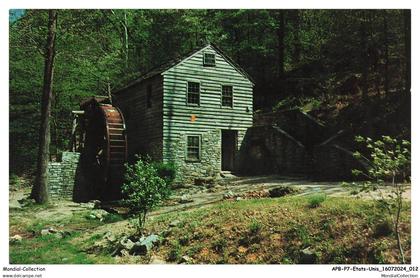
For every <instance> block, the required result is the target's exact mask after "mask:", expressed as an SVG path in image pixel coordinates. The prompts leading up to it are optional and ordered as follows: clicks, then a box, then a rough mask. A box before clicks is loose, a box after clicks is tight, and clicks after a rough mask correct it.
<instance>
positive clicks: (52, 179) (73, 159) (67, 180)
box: [47, 152, 80, 200]
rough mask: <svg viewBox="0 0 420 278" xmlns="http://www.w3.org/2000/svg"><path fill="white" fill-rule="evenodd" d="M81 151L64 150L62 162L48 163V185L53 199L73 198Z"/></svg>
mask: <svg viewBox="0 0 420 278" xmlns="http://www.w3.org/2000/svg"><path fill="white" fill-rule="evenodd" d="M79 160H80V153H76V152H63V154H62V159H61V162H50V163H48V169H47V173H48V186H49V191H50V196H51V198H52V199H69V200H71V199H73V193H74V187H75V184H76V180H77V170H78V166H79Z"/></svg>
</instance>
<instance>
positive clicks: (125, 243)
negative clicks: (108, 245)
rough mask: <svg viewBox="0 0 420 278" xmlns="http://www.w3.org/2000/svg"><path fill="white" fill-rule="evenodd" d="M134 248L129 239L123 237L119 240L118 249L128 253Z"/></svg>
mask: <svg viewBox="0 0 420 278" xmlns="http://www.w3.org/2000/svg"><path fill="white" fill-rule="evenodd" d="M133 246H134V242H132V241H131V239H129V238H127V237H123V238H121V239H120V247H121V249H125V250H128V251H130V250H131V249H132V248H133Z"/></svg>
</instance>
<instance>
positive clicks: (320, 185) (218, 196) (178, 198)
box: [9, 175, 411, 219]
mask: <svg viewBox="0 0 420 278" xmlns="http://www.w3.org/2000/svg"><path fill="white" fill-rule="evenodd" d="M279 186H291V187H296V188H299V189H301V192H302V193H300V194H298V195H310V194H313V193H317V192H324V193H325V194H327V195H328V196H349V197H350V196H351V195H350V194H349V192H350V190H349V189H348V188H345V187H343V186H342V183H341V182H316V181H309V180H305V179H300V178H291V177H284V176H278V175H270V176H252V177H231V178H226V179H221V180H220V182H219V185H217V186H215V187H213V188H210V189H207V188H205V187H197V186H194V187H191V188H183V189H178V190H176V191H175V192H174V195H173V197H172V200H173V202H172V205H167V206H163V207H161V208H160V209H158V210H156V211H154V212H152V213H151V215H158V214H162V213H168V212H173V211H184V210H189V209H193V208H198V207H203V206H208V205H211V204H213V203H216V202H219V201H222V200H223V199H224V196H225V195H227V194H228V195H230V196H241V195H242V194H244V193H246V192H250V191H268V190H270V189H272V188H276V187H279ZM382 190H383V191H384V192H389V190H390V188H389V187H388V188H382ZM29 192H30V191H29V189H25V190H19V191H11V192H10V195H9V206H10V208H16V209H19V208H20V207H21V205H20V203H19V202H18V200H21V199H23V198H25V197H27V196H29ZM378 194H379V193H375V194H373V196H378ZM361 197H363V198H372V194H364V195H361ZM182 198H184V202H183V201H182ZM404 198H406V199H407V200H411V188H409V189H408V190H407V191H406V192H405V193H404ZM81 210H86V208H84V207H82V206H80V205H79V204H77V203H73V202H70V201H63V200H62V201H58V202H52V204H51V206H50V207H49V208H48V209H46V210H44V211H40V212H38V213H37V214H36V215H35V217H36V218H39V219H48V218H51V217H53V218H57V219H58V218H65V217H68V216H71V215H72V213H73V212H75V211H81Z"/></svg>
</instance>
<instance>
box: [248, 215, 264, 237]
mask: <svg viewBox="0 0 420 278" xmlns="http://www.w3.org/2000/svg"><path fill="white" fill-rule="evenodd" d="M248 229H249V232H250V234H252V235H256V234H258V233H259V232H260V231H261V229H262V224H261V223H260V222H259V221H257V220H256V219H252V221H251V223H250V224H249V227H248Z"/></svg>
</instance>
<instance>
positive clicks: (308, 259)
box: [300, 247, 318, 264]
mask: <svg viewBox="0 0 420 278" xmlns="http://www.w3.org/2000/svg"><path fill="white" fill-rule="evenodd" d="M317 257H318V256H317V254H316V253H315V251H313V250H312V249H311V248H310V247H307V248H305V249H303V250H301V251H300V263H303V264H314V263H316V261H317Z"/></svg>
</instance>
